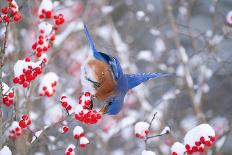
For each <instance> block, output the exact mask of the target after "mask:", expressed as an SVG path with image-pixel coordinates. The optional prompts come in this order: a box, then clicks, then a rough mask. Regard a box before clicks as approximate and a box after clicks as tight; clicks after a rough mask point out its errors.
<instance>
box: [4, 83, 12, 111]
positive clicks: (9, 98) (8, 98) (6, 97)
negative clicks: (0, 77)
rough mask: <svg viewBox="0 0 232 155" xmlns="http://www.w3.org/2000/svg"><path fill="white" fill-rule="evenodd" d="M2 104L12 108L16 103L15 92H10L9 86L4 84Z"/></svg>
mask: <svg viewBox="0 0 232 155" xmlns="http://www.w3.org/2000/svg"><path fill="white" fill-rule="evenodd" d="M2 94H3V98H2V103H3V104H4V105H5V106H6V107H10V106H11V105H12V104H13V103H14V91H13V90H10V88H9V87H8V85H7V84H5V83H3V82H2Z"/></svg>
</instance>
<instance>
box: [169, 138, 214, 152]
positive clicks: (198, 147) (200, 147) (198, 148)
mask: <svg viewBox="0 0 232 155" xmlns="http://www.w3.org/2000/svg"><path fill="white" fill-rule="evenodd" d="M214 141H215V137H214V136H208V140H206V139H205V138H204V137H203V136H202V137H201V138H200V139H199V140H198V141H196V142H195V145H193V146H190V145H189V144H186V145H185V149H186V151H187V153H188V154H193V153H196V152H204V146H207V147H211V146H212V144H213V142H214ZM173 155H177V154H173Z"/></svg>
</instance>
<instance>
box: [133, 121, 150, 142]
mask: <svg viewBox="0 0 232 155" xmlns="http://www.w3.org/2000/svg"><path fill="white" fill-rule="evenodd" d="M134 129H135V130H134V131H135V136H136V137H137V138H140V139H144V138H145V136H146V135H147V134H148V133H149V132H150V131H149V124H148V123H147V122H137V123H136V124H135V128H134Z"/></svg>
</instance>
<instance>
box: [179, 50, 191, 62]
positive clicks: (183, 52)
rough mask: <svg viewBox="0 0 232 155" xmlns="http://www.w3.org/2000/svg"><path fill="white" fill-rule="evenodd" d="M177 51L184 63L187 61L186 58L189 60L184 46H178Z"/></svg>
mask: <svg viewBox="0 0 232 155" xmlns="http://www.w3.org/2000/svg"><path fill="white" fill-rule="evenodd" d="M179 52H180V56H181V59H182V61H183V62H184V63H187V62H188V60H189V57H188V55H187V53H186V51H185V48H184V47H180V49H179Z"/></svg>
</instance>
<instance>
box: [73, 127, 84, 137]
mask: <svg viewBox="0 0 232 155" xmlns="http://www.w3.org/2000/svg"><path fill="white" fill-rule="evenodd" d="M84 135H85V133H84V129H83V128H82V127H81V126H75V128H74V129H73V137H74V138H75V139H80V137H83V136H84Z"/></svg>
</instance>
